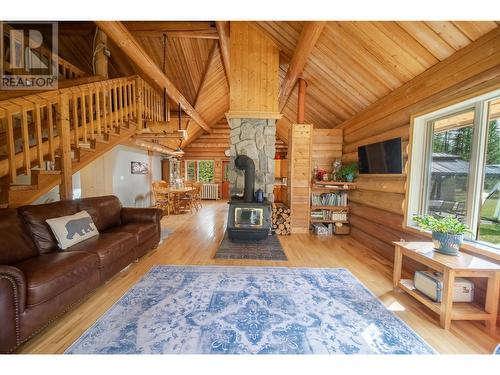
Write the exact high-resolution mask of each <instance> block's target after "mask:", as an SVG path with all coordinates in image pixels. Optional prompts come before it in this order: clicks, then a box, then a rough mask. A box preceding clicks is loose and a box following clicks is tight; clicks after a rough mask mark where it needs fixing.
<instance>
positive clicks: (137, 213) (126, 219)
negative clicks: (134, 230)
mask: <svg viewBox="0 0 500 375" xmlns="http://www.w3.org/2000/svg"><path fill="white" fill-rule="evenodd" d="M162 217H163V211H162V210H160V209H158V208H128V207H124V208H122V212H121V219H122V223H124V224H126V223H133V222H138V221H143V222H149V223H155V224H157V225H158V226H159V225H160V220H161V218H162Z"/></svg>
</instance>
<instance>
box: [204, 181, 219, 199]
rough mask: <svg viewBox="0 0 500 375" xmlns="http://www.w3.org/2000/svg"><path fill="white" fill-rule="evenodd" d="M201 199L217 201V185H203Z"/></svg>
mask: <svg viewBox="0 0 500 375" xmlns="http://www.w3.org/2000/svg"><path fill="white" fill-rule="evenodd" d="M201 199H219V184H203V187H202V189H201Z"/></svg>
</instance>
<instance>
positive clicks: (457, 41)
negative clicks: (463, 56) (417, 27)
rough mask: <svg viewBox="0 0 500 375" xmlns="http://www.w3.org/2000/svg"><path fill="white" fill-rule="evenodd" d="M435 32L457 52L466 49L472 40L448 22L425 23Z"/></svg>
mask: <svg viewBox="0 0 500 375" xmlns="http://www.w3.org/2000/svg"><path fill="white" fill-rule="evenodd" d="M425 23H426V25H427V26H429V27H430V28H431V29H432V30H434V32H435V33H436V34H437V35H439V37H440V38H442V39H443V40H444V41H445V42H446V43H448V44H449V45H450V46H451V47H453V49H455V51H458V50H459V49H462V48H464V47H465V46H466V45H467V44H469V43H470V42H471V40H470V39H469V38H468V37H467V35H465V34H464V33H462V32H461V31H460V29H459V28H457V27H456V26H455V25H454V24H453V23H452V22H448V21H425Z"/></svg>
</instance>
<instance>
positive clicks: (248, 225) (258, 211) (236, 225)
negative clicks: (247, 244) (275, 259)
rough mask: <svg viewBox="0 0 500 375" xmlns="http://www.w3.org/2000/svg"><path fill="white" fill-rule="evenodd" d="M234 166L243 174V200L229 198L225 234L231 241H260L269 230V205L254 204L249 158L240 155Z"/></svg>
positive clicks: (253, 183) (252, 179) (266, 202)
mask: <svg viewBox="0 0 500 375" xmlns="http://www.w3.org/2000/svg"><path fill="white" fill-rule="evenodd" d="M234 164H235V165H236V167H237V168H238V169H241V170H243V171H244V172H245V188H244V193H243V198H239V197H234V196H233V197H231V201H230V202H229V214H228V220H227V232H228V235H229V239H230V240H231V241H260V240H263V239H265V238H267V236H269V232H270V230H271V203H269V202H268V201H267V200H264V202H256V201H255V198H254V193H255V192H254V189H255V165H254V162H253V160H252V159H251V158H249V157H248V156H246V155H240V156H238V157H237V158H236V160H235V162H234Z"/></svg>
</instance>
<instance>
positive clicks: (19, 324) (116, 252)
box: [0, 196, 162, 353]
mask: <svg viewBox="0 0 500 375" xmlns="http://www.w3.org/2000/svg"><path fill="white" fill-rule="evenodd" d="M81 210H86V211H87V212H88V213H89V214H90V215H91V216H92V219H93V220H94V223H95V225H96V227H97V229H98V230H99V233H100V234H99V236H96V237H93V238H90V239H88V240H86V241H83V242H80V243H79V244H76V245H74V246H72V247H70V248H68V249H66V250H60V249H59V248H58V246H57V241H56V239H55V237H54V235H53V234H52V231H51V230H50V228H49V226H48V225H47V223H46V222H45V220H47V219H50V218H54V217H60V216H66V215H72V214H75V213H77V212H79V211H81ZM161 217H162V213H161V211H160V210H158V209H156V208H124V207H122V205H121V203H120V201H119V200H118V198H117V197H115V196H105V197H97V198H86V199H78V200H72V201H60V202H55V203H49V204H42V205H32V206H24V207H20V208H18V209H17V210H16V209H9V208H6V209H0V353H9V352H12V351H13V350H15V349H16V348H17V347H18V346H19V345H20V344H21V343H23V342H25V341H26V340H28V339H29V338H30V337H32V336H34V335H35V334H36V333H37V332H39V331H40V330H41V329H43V328H44V327H45V326H47V325H48V324H49V323H50V322H51V321H53V320H54V319H55V318H56V317H58V316H59V315H61V314H62V313H64V312H65V311H67V310H68V309H69V308H70V307H71V306H72V305H73V304H74V303H76V302H78V301H79V300H81V299H82V298H83V297H85V296H86V295H87V294H88V293H89V292H91V291H92V290H94V289H95V288H96V287H97V286H99V285H101V284H103V283H104V282H105V281H106V280H108V279H109V278H111V277H112V276H113V275H114V274H116V273H117V272H119V271H120V270H122V269H123V268H125V267H126V266H127V265H128V264H130V263H131V262H132V261H134V260H135V259H137V258H140V257H141V256H143V255H144V254H146V252H147V251H148V250H150V249H152V248H154V247H156V246H157V245H158V242H159V241H160V220H161Z"/></svg>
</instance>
